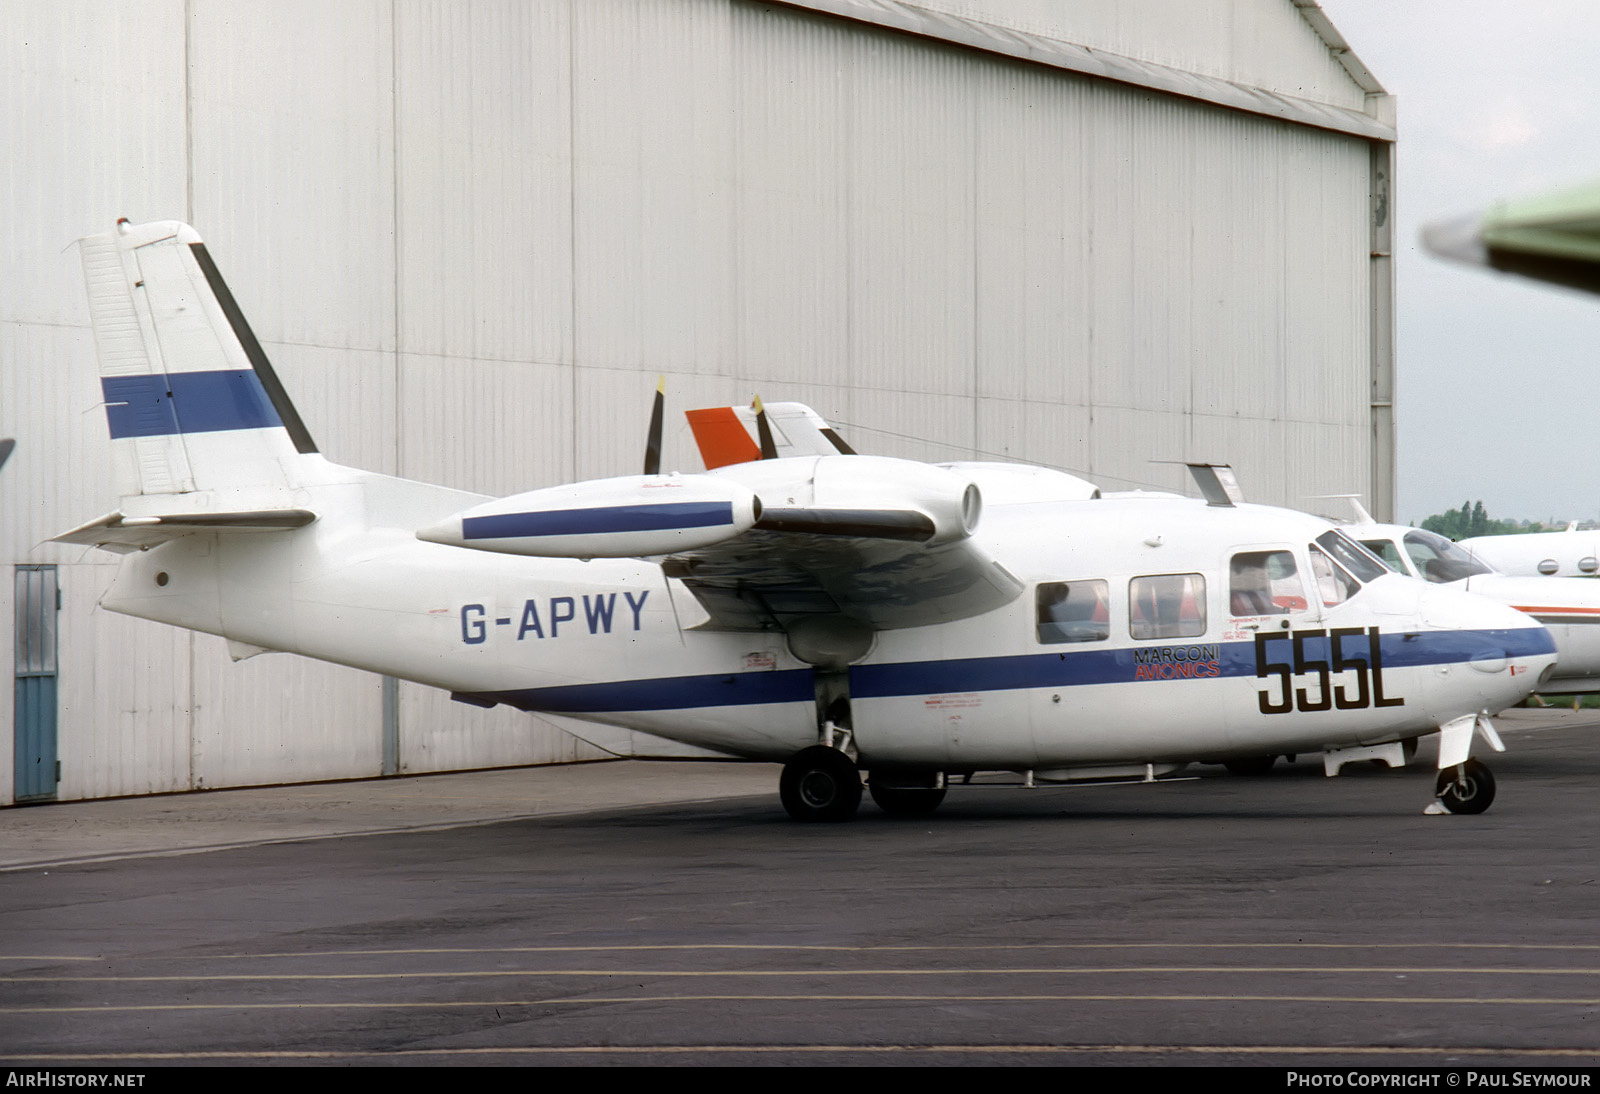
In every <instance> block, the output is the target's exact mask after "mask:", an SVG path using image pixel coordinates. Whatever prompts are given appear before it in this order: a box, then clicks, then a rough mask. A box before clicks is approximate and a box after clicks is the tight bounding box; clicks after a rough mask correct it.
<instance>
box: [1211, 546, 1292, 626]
mask: <svg viewBox="0 0 1600 1094" xmlns="http://www.w3.org/2000/svg"><path fill="white" fill-rule="evenodd" d="M1307 606H1308V605H1307V603H1306V589H1305V586H1304V585H1303V584H1301V582H1300V571H1299V568H1298V567H1296V566H1295V564H1294V553H1293V552H1292V551H1241V552H1239V553H1238V554H1236V555H1234V556H1233V560H1232V562H1231V563H1229V565H1228V611H1229V612H1230V613H1231V614H1233V615H1236V616H1242V615H1287V614H1288V613H1290V612H1303V611H1305V610H1306V608H1307Z"/></svg>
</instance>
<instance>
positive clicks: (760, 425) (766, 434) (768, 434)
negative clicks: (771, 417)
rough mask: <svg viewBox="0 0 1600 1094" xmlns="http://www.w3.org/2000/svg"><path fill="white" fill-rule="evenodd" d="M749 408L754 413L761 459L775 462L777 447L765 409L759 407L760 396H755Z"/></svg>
mask: <svg viewBox="0 0 1600 1094" xmlns="http://www.w3.org/2000/svg"><path fill="white" fill-rule="evenodd" d="M750 407H751V409H752V410H754V411H755V412H756V436H757V438H758V439H759V440H760V441H761V458H762V459H764V460H775V459H777V458H778V445H777V442H775V441H774V440H773V439H772V426H771V425H769V424H768V422H767V408H766V407H764V406H762V405H761V396H759V395H757V396H756V397H755V400H754V401H753V402H752V403H751V404H750Z"/></svg>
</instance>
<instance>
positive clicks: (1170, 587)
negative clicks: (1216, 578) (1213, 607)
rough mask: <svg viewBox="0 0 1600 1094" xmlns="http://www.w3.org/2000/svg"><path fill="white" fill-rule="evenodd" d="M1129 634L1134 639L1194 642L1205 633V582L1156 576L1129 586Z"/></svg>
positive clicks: (1179, 576)
mask: <svg viewBox="0 0 1600 1094" xmlns="http://www.w3.org/2000/svg"><path fill="white" fill-rule="evenodd" d="M1128 633H1129V634H1131V635H1132V636H1133V637H1134V638H1194V637H1197V636H1199V635H1202V634H1205V633H1206V579H1205V578H1204V577H1202V576H1201V575H1199V574H1153V575H1151V576H1149V577H1136V578H1134V579H1133V580H1132V581H1130V582H1128Z"/></svg>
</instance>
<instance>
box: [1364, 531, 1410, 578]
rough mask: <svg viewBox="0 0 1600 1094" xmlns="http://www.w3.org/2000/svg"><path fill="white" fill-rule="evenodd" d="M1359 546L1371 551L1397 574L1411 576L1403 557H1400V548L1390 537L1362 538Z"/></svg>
mask: <svg viewBox="0 0 1600 1094" xmlns="http://www.w3.org/2000/svg"><path fill="white" fill-rule="evenodd" d="M1361 546H1363V547H1365V548H1366V549H1367V550H1369V551H1371V552H1372V553H1373V554H1375V555H1377V556H1378V557H1379V558H1380V559H1382V560H1383V564H1384V565H1385V566H1387V567H1389V569H1391V570H1393V571H1394V572H1395V573H1397V574H1405V575H1406V576H1407V577H1410V576H1411V570H1410V569H1409V568H1408V567H1407V566H1406V563H1405V559H1403V558H1401V557H1400V548H1398V547H1396V546H1395V545H1394V540H1392V539H1364V540H1362V541H1361Z"/></svg>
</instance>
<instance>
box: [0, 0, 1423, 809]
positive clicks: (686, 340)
mask: <svg viewBox="0 0 1600 1094" xmlns="http://www.w3.org/2000/svg"><path fill="white" fill-rule="evenodd" d="M1307 8H1308V5H1307V4H1306V2H1305V0H1299V2H1298V3H1296V2H1291V0H1210V2H1209V3H1181V4H1180V3H1176V2H1175V0H1144V2H1140V3H1124V4H1120V5H1115V6H1112V7H1107V6H1105V5H1096V4H1090V3H1087V2H1075V3H1070V4H1066V5H1056V4H1044V3H1041V2H1039V0H1025V2H1024V0H1016V2H1008V0H982V2H977V0H974V2H971V3H957V2H954V0H943V2H928V3H921V4H913V3H893V2H891V0H878V2H875V3H873V4H870V5H868V4H865V3H861V2H860V0H817V2H815V3H810V4H789V5H784V4H756V3H746V2H744V0H610V2H598V0H581V2H580V0H548V2H542V3H541V2H531V0H529V2H522V0H501V2H492V0H485V2H478V3H459V2H452V0H438V2H423V0H416V2H411V0H366V2H358V0H351V2H347V3H341V4H336V5H329V4H326V3H311V2H309V0H290V2H285V3H276V4H273V5H259V4H255V3H251V2H247V0H146V2H144V3H141V4H137V5H111V6H106V5H102V4H99V3H95V2H93V0H79V2H77V3H70V2H69V3H54V2H50V3H45V2H39V3H33V2H29V0H7V2H6V3H4V4H0V14H3V15H4V16H5V17H6V19H7V25H8V26H9V27H11V28H13V30H14V32H15V33H13V34H11V35H10V36H8V37H7V38H6V39H5V40H4V41H0V57H3V58H4V60H5V65H4V67H3V69H0V72H3V73H4V75H3V76H0V79H3V80H4V81H5V82H6V84H7V88H8V101H10V102H12V103H14V104H15V105H16V108H15V109H13V110H11V111H8V112H6V114H5V116H4V117H0V140H3V141H5V147H7V148H8V149H11V150H12V153H13V155H12V160H13V163H15V164H26V165H27V169H26V170H14V171H13V172H11V174H10V180H9V192H8V198H7V200H8V207H9V208H10V210H11V211H12V216H11V217H9V218H7V220H6V222H5V223H3V224H0V237H3V239H4V246H3V247H0V272H3V277H0V284H3V285H4V286H5V291H4V292H3V293H0V435H6V434H11V435H15V436H16V437H17V438H18V441H19V447H18V451H17V453H16V455H15V456H14V457H13V459H12V461H11V463H10V464H8V465H7V467H6V468H5V470H4V472H3V473H0V512H3V513H4V514H5V517H4V527H3V529H0V544H3V547H4V551H5V554H4V556H3V557H4V558H5V559H7V560H9V561H11V562H12V563H13V564H23V563H30V564H37V563H46V564H54V565H56V566H58V567H59V571H58V572H59V574H60V580H61V587H62V590H63V608H62V612H61V616H60V623H59V633H60V637H61V652H60V677H59V687H60V696H61V699H60V707H59V748H60V759H61V782H60V785H59V787H58V788H57V791H56V792H57V795H58V796H59V797H62V798H80V797H97V796H107V795H117V794H133V793H149V792H160V791H171V790H182V789H192V788H199V787H214V786H226V785H246V784H259V783H271V782H280V781H297V780H310V779H322V778H340V777H355V776H364V775H376V774H380V773H385V772H387V771H393V770H401V771H410V772H415V771H426V770H449V769H459V768H468V767H485V766H495V765H503V764H515V763H536V762H559V761H569V760H578V759H585V758H593V757H596V756H598V755H600V754H599V753H598V752H596V751H595V750H593V749H591V748H589V746H586V745H582V744H579V743H577V742H575V741H574V740H573V739H572V738H570V737H568V736H566V735H565V734H563V733H561V732H560V731H559V730H557V729H555V728H553V727H552V726H549V725H546V724H543V723H540V722H539V721H538V720H537V719H530V718H528V717H527V716H525V715H513V714H511V713H508V712H504V711H479V710H476V709H472V708H466V707H460V706H458V705H456V704H452V703H450V702H449V701H448V699H447V698H446V697H445V696H444V695H443V694H442V693H439V692H435V691H432V690H430V689H425V688H421V687H415V686H412V685H409V684H401V685H399V688H398V691H397V692H395V691H391V692H390V693H389V695H388V698H387V699H386V698H385V691H384V687H383V685H382V684H381V683H380V681H379V680H378V679H377V678H375V677H371V676H368V675H365V674H362V673H358V672H354V671H352V670H348V669H342V668H337V667H334V666H326V665H318V664H313V663H310V662H305V661H301V660H298V659H295V658H292V657H287V656H283V655H272V656H264V657H259V658H254V659H251V660H248V661H244V662H240V663H237V664H235V663H232V662H230V661H229V659H228V657H227V655H226V652H225V649H224V644H223V643H222V641H221V640H220V639H214V638H210V637H207V636H196V635H189V634H187V633H183V632H178V631H174V630H170V629H167V628H163V627H160V626H158V625H155V624H149V623H144V622H140V621H135V620H128V619H125V618H122V617H119V616H114V615H111V614H109V613H105V612H101V611H98V610H97V609H96V608H95V602H96V600H97V598H98V596H99V593H100V590H101V589H103V588H104V586H105V585H106V584H107V582H108V581H109V578H110V575H111V573H112V569H113V567H114V566H115V559H114V558H113V557H112V556H110V555H106V554H103V553H101V552H95V551H88V552H85V551H83V550H81V549H78V548H63V547H60V546H56V545H51V544H48V543H44V542H43V541H44V540H46V539H48V537H49V536H51V535H54V534H56V533H57V532H60V531H62V530H65V529H66V528H69V527H72V526H73V525H76V524H78V523H81V522H82V521H84V520H87V519H89V518H91V517H93V516H95V515H98V514H99V513H101V512H104V511H106V510H107V509H109V508H111V507H112V506H113V505H114V499H113V498H111V497H109V496H108V494H107V490H108V477H107V476H106V475H105V473H104V470H103V469H104V468H105V466H106V460H105V448H106V445H105V424H104V416H103V413H102V411H101V410H100V407H99V404H100V396H99V394H98V391H97V386H96V383H95V380H94V368H93V344H92V337H91V336H90V333H89V330H88V319H87V311H86V307H85V305H84V301H83V290H82V287H81V277H80V273H79V267H78V262H77V257H76V254H75V252H74V250H73V249H72V248H70V247H69V246H68V243H69V241H70V240H72V239H74V238H76V237H77V236H80V235H83V234H87V233H89V232H96V231H103V230H106V229H107V228H108V227H109V226H110V225H111V223H112V222H113V221H114V220H115V218H116V217H118V216H127V217H129V218H131V219H133V220H135V221H140V220H151V219H167V218H173V217H182V218H184V219H187V220H188V221H190V222H191V223H193V224H195V225H196V226H197V227H198V228H199V229H200V231H201V233H202V234H203V235H205V236H206V238H207V240H208V243H209V246H210V249H211V251H212V253H213V254H214V255H215V256H216V258H217V261H218V264H219V265H220V266H221V267H222V270H223V272H224V273H225V274H226V275H227V277H228V279H229V281H230V283H231V285H232V287H233V290H234V294H235V296H236V297H237V298H238V299H239V301H240V302H241V305H242V306H243V307H244V309H245V311H246V313H247V314H248V315H249V316H250V319H251V322H252V324H253V326H254V327H255V329H256V331H257V333H258V334H259V335H260V337H261V339H262V342H263V344H264V345H265V348H266V351H267V353H268V354H269V356H271V357H272V359H273V361H274V363H275V365H276V366H277V368H278V371H279V373H280V375H281V376H282V377H283V379H284V381H285V385H286V387H287V388H288V389H289V391H290V393H291V395H292V396H293V397H294V398H295V400H296V402H297V405H298V406H299V408H300V410H301V412H302V415H303V416H304V418H305V419H306V422H307V425H308V426H309V428H310V430H311V432H312V434H313V436H315V437H316V438H317V440H318V441H319V443H320V445H321V447H322V449H323V451H324V452H325V453H326V454H327V455H328V457H329V458H330V459H333V460H335V461H338V462H343V463H349V464H354V465H358V466H363V467H369V468H372V469H375V470H379V471H384V472H387V473H391V474H399V475H403V476H407V477H411V478H419V479H426V480H430V481H435V482H441V483H444V484H447V485H450V486H455V487H460V488H464V489H470V490H476V491H482V492H485V493H490V494H504V493H510V492H513V491H518V490H527V489H531V488H534V487H538V486H543V485H549V484H552V483H556V482H561V481H566V480H569V479H572V478H585V477H597V476H604V475H612V474H620V473H626V472H628V471H631V470H633V469H634V468H635V467H636V465H637V464H638V462H639V459H640V448H641V445H642V435H643V428H644V421H645V418H646V415H647V412H648V400H649V397H650V393H651V390H652V383H653V375H654V374H655V373H665V374H666V375H667V384H668V391H669V396H670V398H671V399H672V401H673V403H674V404H675V405H676V407H678V408H679V409H681V408H686V407H691V406H705V405H715V404H719V403H721V404H725V403H729V402H733V401H738V400H746V399H748V398H749V396H750V395H751V394H753V393H759V394H761V395H762V396H763V398H766V399H769V400H775V399H799V400H802V401H805V402H808V403H811V404H812V405H813V406H815V407H816V408H817V409H818V410H819V411H820V412H821V413H822V414H823V415H824V416H825V417H828V418H829V419H831V420H832V421H834V422H835V423H836V424H837V425H838V427H839V428H840V429H841V431H842V432H844V433H845V434H846V436H848V437H850V438H851V440H852V442H853V443H855V444H856V446H857V447H858V448H859V449H861V450H863V451H875V452H879V453H882V454H887V455H899V456H908V457H912V458H921V459H956V458H963V457H971V456H975V455H977V456H999V457H1003V458H1012V459H1020V460H1026V461H1030V462H1040V463H1047V464H1052V465H1055V466H1060V467H1063V468H1066V469H1069V470H1072V471H1075V472H1077V473H1080V474H1084V475H1086V476H1088V477H1090V478H1092V479H1094V480H1096V481H1097V482H1099V483H1101V484H1102V485H1103V486H1104V487H1106V488H1108V489H1119V488H1128V487H1133V486H1152V487H1160V488H1167V489H1180V490H1181V489H1184V488H1185V485H1186V484H1185V483H1184V482H1183V480H1182V477H1181V474H1180V472H1179V471H1178V470H1177V469H1175V468H1172V467H1170V466H1167V465H1163V464H1158V463H1152V462H1151V461H1152V460H1181V459H1184V458H1203V459H1214V460H1227V461H1230V462H1232V463H1233V464H1234V465H1235V466H1236V467H1237V468H1238V469H1239V471H1240V476H1241V479H1242V480H1243V482H1244V483H1245V485H1246V488H1247V490H1248V491H1249V493H1250V495H1251V496H1252V497H1253V498H1256V499H1259V500H1262V501H1268V502H1274V503H1286V504H1296V503H1298V502H1299V501H1300V499H1302V498H1304V497H1305V496H1307V495H1310V494H1317V493H1333V492H1340V491H1348V490H1352V489H1361V488H1363V487H1365V486H1366V485H1367V484H1368V483H1369V481H1372V482H1375V483H1377V484H1378V485H1379V487H1380V489H1381V488H1382V484H1383V482H1384V481H1385V479H1386V477H1387V476H1392V464H1391V463H1388V462H1386V460H1389V459H1390V457H1387V456H1386V455H1385V453H1384V452H1383V450H1382V448H1383V429H1384V426H1383V424H1382V422H1381V421H1380V420H1379V418H1380V411H1379V410H1375V409H1374V408H1375V407H1381V403H1382V400H1381V399H1380V398H1379V394H1380V393H1379V392H1377V391H1376V390H1375V388H1374V382H1375V378H1376V377H1377V376H1378V374H1379V373H1380V372H1381V371H1382V370H1383V369H1384V368H1386V367H1387V360H1388V359H1387V357H1386V356H1385V355H1386V353H1387V351H1386V350H1385V349H1384V332H1383V329H1382V328H1383V326H1384V324H1385V323H1387V322H1389V320H1388V318H1387V316H1388V313H1387V310H1386V309H1387V300H1388V295H1389V294H1390V292H1391V290H1390V289H1389V288H1388V286H1387V281H1386V280H1385V279H1384V273H1383V271H1382V270H1381V269H1379V270H1378V272H1377V273H1375V269H1377V268H1376V267H1375V266H1374V259H1373V252H1374V251H1375V250H1379V249H1380V248H1377V247H1376V246H1375V244H1374V239H1375V237H1374V233H1373V230H1372V227H1371V225H1370V223H1369V221H1370V220H1371V210H1372V208H1373V207H1374V204H1375V202H1376V200H1377V199H1378V197H1379V195H1378V193H1377V188H1376V186H1375V183H1374V178H1375V176H1376V174H1377V171H1376V169H1375V167H1374V164H1377V163H1382V164H1384V165H1386V164H1387V162H1388V160H1387V157H1388V154H1389V153H1388V149H1389V144H1388V140H1387V138H1386V137H1385V136H1384V134H1385V133H1391V134H1392V131H1391V130H1388V129H1386V128H1385V127H1386V126H1388V125H1389V123H1390V122H1391V121H1392V118H1386V117H1385V116H1384V113H1385V111H1387V110H1388V109H1389V106H1388V103H1387V100H1386V98H1385V97H1384V96H1383V95H1382V94H1381V89H1379V88H1377V85H1376V84H1375V83H1373V82H1372V81H1371V80H1370V77H1363V75H1362V73H1363V72H1364V70H1360V69H1359V67H1358V65H1357V67H1352V66H1351V64H1350V60H1349V58H1348V57H1347V56H1346V55H1343V54H1340V53H1339V52H1338V51H1337V50H1336V49H1334V48H1332V47H1333V46H1335V45H1341V44H1342V43H1338V42H1337V41H1336V34H1333V32H1331V28H1328V29H1326V30H1323V29H1319V28H1318V27H1317V26H1315V25H1314V24H1315V22H1316V19H1314V18H1310V17H1308V15H1307V12H1306V11H1305V10H1303V9H1307ZM1309 8H1310V12H1311V15H1314V16H1320V11H1317V10H1316V9H1315V5H1309ZM1112 10H1114V11H1115V12H1116V13H1117V14H1116V15H1115V16H1112V15H1109V14H1107V12H1108V11H1112ZM1202 15H1206V16H1208V17H1209V18H1208V19H1207V18H1202ZM1197 20H1198V22H1197ZM1323 22H1324V23H1325V20H1323ZM908 27H911V28H915V30H916V32H912V33H908V32H907V28H908ZM1195 28H1206V29H1205V33H1195V32H1194V30H1195ZM1219 28H1220V29H1219ZM974 35H977V36H978V40H980V41H984V40H987V39H985V38H983V36H984V35H989V36H990V37H991V38H993V40H994V41H995V42H996V43H1000V44H1003V46H1004V48H1001V45H1000V44H997V45H996V48H995V49H987V48H974V47H973V45H972V44H971V43H972V41H973V40H974ZM1330 36H1331V37H1332V39H1333V40H1330ZM1017 43H1021V45H1020V46H1019V45H1018V44H1017ZM1074 43H1075V44H1074ZM1082 46H1092V47H1094V48H1096V49H1099V50H1101V51H1113V52H1114V51H1116V50H1119V49H1120V50H1124V51H1125V52H1126V53H1127V56H1128V57H1129V58H1133V59H1135V60H1137V61H1139V62H1140V63H1139V64H1135V63H1133V61H1132V60H1130V61H1129V62H1128V63H1127V64H1125V65H1123V67H1122V68H1121V69H1119V72H1123V73H1124V74H1125V75H1126V79H1118V80H1113V79H1106V78H1099V77H1095V76H1091V75H1084V74H1082V72H1079V71H1073V70H1072V69H1071V63H1072V59H1073V58H1074V57H1078V56H1080V55H1082V54H1083V53H1084V50H1083V49H1082V48H1080V47H1082ZM1074 50H1076V53H1074ZM1041 59H1043V63H1041ZM1058 62H1059V63H1058ZM1141 66H1142V67H1141ZM1163 66H1165V67H1163ZM1141 73H1142V74H1144V75H1143V76H1142V75H1141ZM1185 73H1193V74H1195V75H1194V76H1193V78H1192V80H1191V79H1190V77H1188V76H1186V75H1185ZM1144 76H1148V77H1149V79H1148V80H1147V81H1146V82H1145V83H1144V84H1140V83H1139V82H1138V81H1139V80H1140V79H1143V78H1144ZM1201 77H1205V79H1201ZM1185 80H1189V81H1190V82H1192V83H1193V84H1194V87H1195V88H1196V89H1197V90H1196V91H1195V95H1194V96H1192V97H1186V96H1180V95H1177V94H1172V93H1169V92H1168V91H1166V90H1161V89H1164V88H1170V87H1172V86H1175V84H1176V85H1179V86H1186V85H1185V84H1184V81H1185ZM1130 81H1131V82H1130ZM1153 88H1154V89H1153ZM1202 91H1204V94H1202ZM1207 96H1209V98H1208V97H1207ZM1294 96H1298V98H1295V97H1294ZM1235 102H1245V103H1246V104H1250V103H1258V104H1259V108H1258V109H1236V108H1232V107H1230V106H1229V105H1219V104H1228V103H1235ZM1327 118H1332V119H1334V120H1333V122H1331V123H1327V122H1325V121H1323V122H1319V121H1318V119H1324V120H1325V119H1327ZM1286 119H1287V120H1286ZM1341 119H1343V120H1342V121H1341ZM1368 123H1370V124H1368ZM1375 133H1376V134H1377V136H1376V137H1375V136H1374V135H1373V134H1375ZM64 248H65V249H64ZM677 422H678V427H677V428H676V429H675V430H669V436H668V438H667V446H666V454H665V455H666V461H667V465H668V466H682V467H697V466H698V461H697V459H696V457H695V456H694V454H693V450H692V445H691V443H690V441H689V438H688V434H687V430H686V429H685V428H683V427H682V425H681V417H680V418H678V419H677ZM1375 438H1377V439H1376V441H1375ZM1375 458H1376V462H1377V467H1376V469H1374V466H1373V465H1374V460H1375ZM1379 507H1380V508H1381V507H1382V503H1381V502H1380V504H1379ZM11 597H12V589H11V581H10V580H9V578H8V579H7V580H6V581H5V582H0V612H4V613H7V614H9V613H10V612H11V610H12V608H13V604H12V600H11ZM11 642H12V634H11V632H10V631H9V630H7V629H6V628H3V627H0V657H5V656H7V655H9V654H10V652H11ZM0 710H3V711H4V713H3V714H0V739H9V735H10V733H11V732H14V731H15V729H16V727H15V725H14V722H13V717H12V709H11V705H10V704H5V703H0ZM386 743H387V746H388V747H389V749H390V754H391V757H390V760H389V761H388V763H387V765H386V762H385V758H384V757H385V747H386ZM396 748H397V750H398V751H397V752H396V751H395V750H396ZM11 780H12V771H11V770H10V769H9V768H8V769H5V770H3V771H0V802H7V801H10V800H12V799H13V797H14V796H15V790H14V787H13V784H12V782H11Z"/></svg>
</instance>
